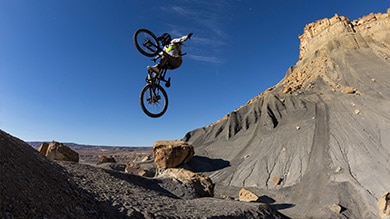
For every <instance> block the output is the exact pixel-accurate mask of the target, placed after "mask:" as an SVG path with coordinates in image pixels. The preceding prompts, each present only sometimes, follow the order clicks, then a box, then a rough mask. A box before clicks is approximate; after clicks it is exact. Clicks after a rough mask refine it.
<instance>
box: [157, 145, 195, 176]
mask: <svg viewBox="0 0 390 219" xmlns="http://www.w3.org/2000/svg"><path fill="white" fill-rule="evenodd" d="M153 155H154V162H155V163H156V164H157V166H158V167H159V168H163V169H166V168H174V167H177V166H179V165H181V164H184V163H186V162H188V161H190V160H191V158H192V157H193V156H194V147H193V146H192V145H189V144H188V143H186V142H184V141H180V140H172V141H156V142H155V143H154V145H153Z"/></svg>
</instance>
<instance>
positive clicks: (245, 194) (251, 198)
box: [238, 188, 260, 202]
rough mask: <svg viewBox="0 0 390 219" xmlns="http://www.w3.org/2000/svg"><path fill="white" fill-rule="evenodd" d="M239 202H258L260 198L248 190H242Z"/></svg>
mask: <svg viewBox="0 0 390 219" xmlns="http://www.w3.org/2000/svg"><path fill="white" fill-rule="evenodd" d="M238 200H239V201H243V202H258V201H259V200H260V197H259V196H258V195H256V194H255V193H253V192H251V191H249V190H248V189H246V188H242V189H241V190H240V192H239V195H238Z"/></svg>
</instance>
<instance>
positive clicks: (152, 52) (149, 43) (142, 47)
mask: <svg viewBox="0 0 390 219" xmlns="http://www.w3.org/2000/svg"><path fill="white" fill-rule="evenodd" d="M133 42H134V45H135V47H136V48H137V50H138V51H139V52H140V53H142V55H145V56H148V57H153V56H156V55H157V54H158V52H159V51H160V42H159V41H158V40H157V37H156V35H154V33H153V32H152V31H150V30H147V29H138V30H137V31H135V33H134V35H133Z"/></svg>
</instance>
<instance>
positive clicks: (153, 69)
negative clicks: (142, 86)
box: [147, 66, 160, 74]
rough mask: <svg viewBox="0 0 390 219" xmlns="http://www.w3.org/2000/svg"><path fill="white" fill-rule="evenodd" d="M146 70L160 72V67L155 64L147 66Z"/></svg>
mask: <svg viewBox="0 0 390 219" xmlns="http://www.w3.org/2000/svg"><path fill="white" fill-rule="evenodd" d="M147 69H148V72H155V73H157V74H158V73H160V69H158V68H157V66H148V67H147Z"/></svg>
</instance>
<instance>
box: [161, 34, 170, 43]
mask: <svg viewBox="0 0 390 219" xmlns="http://www.w3.org/2000/svg"><path fill="white" fill-rule="evenodd" d="M160 38H161V42H162V45H163V46H167V45H169V44H170V43H171V40H172V37H171V35H169V33H164V34H163V35H161V37H160Z"/></svg>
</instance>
